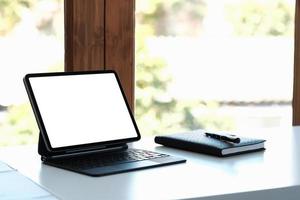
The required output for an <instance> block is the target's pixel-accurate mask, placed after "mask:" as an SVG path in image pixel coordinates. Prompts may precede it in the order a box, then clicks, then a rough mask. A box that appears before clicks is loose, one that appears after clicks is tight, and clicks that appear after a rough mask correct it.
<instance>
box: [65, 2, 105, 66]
mask: <svg viewBox="0 0 300 200" xmlns="http://www.w3.org/2000/svg"><path fill="white" fill-rule="evenodd" d="M104 3H105V0H65V70H66V71H83V70H97V69H104V64H105V63H104V62H105V61H104V59H105V58H104V47H105V46H104V38H105V36H104V13H105V12H104V8H105V4H104Z"/></svg>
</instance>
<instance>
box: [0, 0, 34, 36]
mask: <svg viewBox="0 0 300 200" xmlns="http://www.w3.org/2000/svg"><path fill="white" fill-rule="evenodd" d="M35 2H36V0H0V18H1V20H0V36H1V35H5V34H7V33H8V32H9V31H10V30H11V29H12V28H13V27H14V26H15V25H16V23H18V22H19V21H20V20H21V13H22V10H23V9H24V8H31V7H32V5H33V4H34V3H35Z"/></svg>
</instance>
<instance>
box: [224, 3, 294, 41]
mask: <svg viewBox="0 0 300 200" xmlns="http://www.w3.org/2000/svg"><path fill="white" fill-rule="evenodd" d="M294 10H295V5H294V4H289V3H288V2H287V1H285V0H267V1H258V0H248V1H241V2H239V3H236V4H234V5H230V6H228V7H227V17H228V19H229V21H231V22H232V23H233V27H234V32H235V34H236V35H241V36H255V35H258V36H262V35H271V36H279V35H283V36H292V35H293V30H294V28H293V27H294Z"/></svg>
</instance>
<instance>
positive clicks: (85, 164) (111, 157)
mask: <svg viewBox="0 0 300 200" xmlns="http://www.w3.org/2000/svg"><path fill="white" fill-rule="evenodd" d="M167 156H168V155H167V154H161V153H157V152H152V151H147V150H140V149H127V150H126V151H119V152H114V153H93V154H87V155H84V156H72V157H67V158H60V159H55V160H51V161H49V163H48V164H51V165H54V166H56V165H58V166H59V167H63V168H67V169H82V170H84V169H90V168H94V167H102V166H109V165H116V164H122V163H128V162H136V161H141V160H149V159H154V158H162V157H167Z"/></svg>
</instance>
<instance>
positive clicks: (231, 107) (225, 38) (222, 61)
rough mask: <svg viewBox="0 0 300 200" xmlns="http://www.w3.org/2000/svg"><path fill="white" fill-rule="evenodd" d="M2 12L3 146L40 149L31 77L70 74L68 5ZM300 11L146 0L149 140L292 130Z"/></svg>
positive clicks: (141, 116)
mask: <svg viewBox="0 0 300 200" xmlns="http://www.w3.org/2000/svg"><path fill="white" fill-rule="evenodd" d="M0 5H1V7H0V15H1V21H0V55H1V73H0V81H1V83H0V91H1V96H0V145H16V144H28V143H36V141H37V134H38V130H37V127H36V122H35V119H34V118H33V114H32V111H31V108H30V106H29V102H28V99H27V96H26V94H25V90H24V86H23V84H22V77H23V76H24V75H25V74H26V73H29V72H47V71H63V63H64V61H63V59H64V52H63V51H64V37H63V35H64V31H63V28H64V27H63V20H64V19H63V13H64V11H63V0H14V1H11V0H0ZM294 7H295V2H294V1H293V0H264V1H262V0H223V1H217V0H172V1H163V0H153V1H152V0H151V1H149V0H137V1H136V28H135V32H136V36H135V37H136V42H135V43H136V48H135V51H136V55H135V65H136V76H135V79H136V87H135V93H136V94H135V96H136V105H135V107H136V108H135V116H136V120H137V123H138V126H139V128H140V131H141V133H142V134H143V135H155V134H169V133H174V132H180V131H183V130H194V129H198V128H205V129H210V130H237V129H246V128H249V127H260V128H261V127H263V128H268V127H271V128H272V127H282V126H287V125H289V124H291V112H292V111H291V99H292V77H293V42H294V39H293V37H294ZM279 55H280V56H279ZM274 58H276V59H274ZM25 116H26V117H25ZM28 116H31V117H28Z"/></svg>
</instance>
